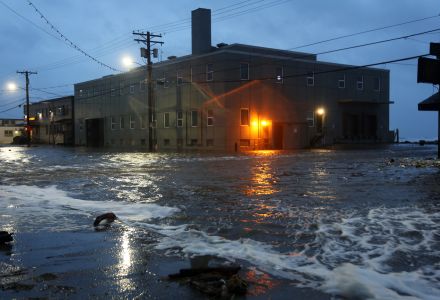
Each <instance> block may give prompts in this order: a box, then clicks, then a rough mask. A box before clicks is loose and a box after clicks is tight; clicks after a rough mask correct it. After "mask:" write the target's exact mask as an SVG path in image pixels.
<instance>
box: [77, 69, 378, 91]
mask: <svg viewBox="0 0 440 300" xmlns="http://www.w3.org/2000/svg"><path fill="white" fill-rule="evenodd" d="M190 71H191V72H190V80H189V82H192V69H190ZM249 79H250V77H249V63H240V80H244V81H245V80H249ZM274 79H275V82H276V83H284V68H283V67H276V68H275V76H274ZM213 80H214V65H213V64H207V65H206V81H208V82H209V81H213ZM169 83H170V82H169V80H168V79H167V76H166V74H165V73H163V77H162V78H159V79H157V80H156V84H157V85H160V86H162V87H163V88H168V87H169ZM183 83H184V80H183V77H182V75H181V73H179V72H177V73H176V85H182V84H183ZM315 83H316V82H315V74H314V73H310V74H309V75H307V76H306V85H307V86H309V87H312V86H315ZM337 84H338V88H340V89H345V87H346V79H345V74H342V75H341V76H340V77H339V79H338V83H337ZM137 86H138V90H139V91H140V92H143V91H145V90H146V85H145V81H144V80H141V81H140V82H139V84H137V83H136V84H134V83H132V84H130V85H128V93H129V94H134V93H135V91H136V87H137ZM356 88H357V90H363V89H364V77H363V76H359V77H358V78H357V80H356ZM124 89H125V84H124V83H123V82H121V83H120V84H119V88H116V87H114V86H112V87H111V88H110V91H109V93H110V96H116V95H120V96H121V95H124ZM373 89H374V91H380V89H381V82H380V78H379V77H375V78H374V82H373ZM105 94H108V92H106V90H105V89H100V88H97V87H94V88H90V89H89V90H83V89H80V90H78V95H79V97H88V98H90V97H94V96H101V95H105Z"/></svg>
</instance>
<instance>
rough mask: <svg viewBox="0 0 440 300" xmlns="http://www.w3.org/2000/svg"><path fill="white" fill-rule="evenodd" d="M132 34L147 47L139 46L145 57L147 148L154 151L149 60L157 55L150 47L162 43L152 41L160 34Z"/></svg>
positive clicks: (150, 63) (155, 143) (154, 134)
mask: <svg viewBox="0 0 440 300" xmlns="http://www.w3.org/2000/svg"><path fill="white" fill-rule="evenodd" d="M133 35H136V36H139V37H140V38H139V39H134V40H135V41H136V42H138V43H139V42H140V43H143V44H145V45H146V46H147V48H146V49H145V48H141V56H142V57H144V58H146V59H147V83H148V92H147V107H148V124H149V125H148V150H149V151H150V152H154V151H155V150H156V146H157V138H156V126H155V124H154V122H155V121H156V105H155V102H154V99H153V63H152V61H151V54H152V53H153V56H154V57H157V49H151V46H153V45H156V44H161V45H162V44H163V42H161V41H154V40H152V38H161V37H162V35H160V34H152V33H151V32H149V31H147V32H146V33H145V32H134V31H133Z"/></svg>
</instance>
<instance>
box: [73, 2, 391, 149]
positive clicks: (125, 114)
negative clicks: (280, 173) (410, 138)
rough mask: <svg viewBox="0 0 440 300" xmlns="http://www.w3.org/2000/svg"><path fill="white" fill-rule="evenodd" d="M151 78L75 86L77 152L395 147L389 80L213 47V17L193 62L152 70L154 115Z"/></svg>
mask: <svg viewBox="0 0 440 300" xmlns="http://www.w3.org/2000/svg"><path fill="white" fill-rule="evenodd" d="M146 78H147V69H146V67H139V68H136V69H133V70H132V71H129V72H125V73H122V74H117V75H110V76H105V77H103V78H99V79H96V80H91V81H87V82H82V83H78V84H76V85H75V108H74V110H75V114H74V124H75V144H76V145H86V146H97V147H101V146H104V147H128V148H133V149H134V148H139V149H142V148H144V149H148V148H147V147H148V145H147V144H148V143H149V141H150V142H151V141H152V143H154V145H153V146H154V148H156V149H157V150H185V149H206V150H208V149H213V150H226V151H231V150H252V149H295V148H305V147H310V146H321V145H332V144H335V143H385V142H392V140H393V136H392V133H390V131H389V105H390V101H389V71H388V70H384V69H376V68H358V67H354V66H348V65H341V64H335V63H329V62H323V61H318V59H317V57H316V55H314V54H309V53H301V52H292V51H285V50H278V49H271V48H265V47H256V46H249V45H242V44H231V45H226V44H218V45H217V47H213V46H212V45H211V12H210V10H208V9H201V8H199V9H197V10H195V11H193V12H192V54H190V55H187V56H183V57H169V59H168V60H166V61H163V62H159V63H156V64H154V65H153V75H152V78H153V80H152V86H153V90H152V91H153V102H154V106H152V109H151V110H152V111H148V110H149V109H148V104H147V84H146V83H147V82H146ZM149 114H151V116H153V117H152V118H154V119H153V122H149V117H148V116H149ZM149 127H151V129H150V130H149ZM149 134H151V135H152V136H151V137H149Z"/></svg>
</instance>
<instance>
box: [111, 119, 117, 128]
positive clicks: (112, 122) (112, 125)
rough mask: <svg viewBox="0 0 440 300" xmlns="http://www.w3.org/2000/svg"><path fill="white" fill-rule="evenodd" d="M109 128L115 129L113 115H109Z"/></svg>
mask: <svg viewBox="0 0 440 300" xmlns="http://www.w3.org/2000/svg"><path fill="white" fill-rule="evenodd" d="M110 128H111V130H115V129H116V120H115V117H110Z"/></svg>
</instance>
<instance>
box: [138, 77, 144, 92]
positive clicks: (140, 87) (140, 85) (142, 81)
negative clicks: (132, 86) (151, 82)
mask: <svg viewBox="0 0 440 300" xmlns="http://www.w3.org/2000/svg"><path fill="white" fill-rule="evenodd" d="M139 90H140V91H141V92H144V91H145V80H141V81H139Z"/></svg>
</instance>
